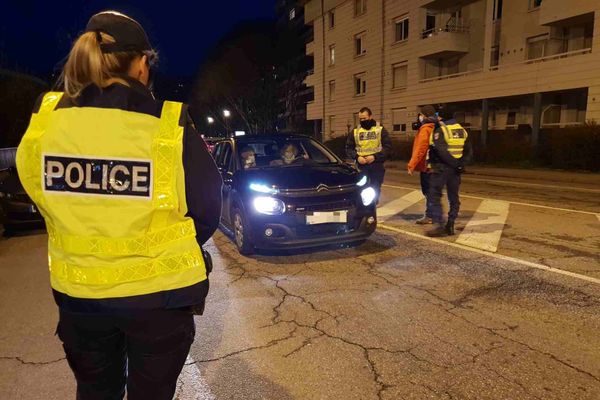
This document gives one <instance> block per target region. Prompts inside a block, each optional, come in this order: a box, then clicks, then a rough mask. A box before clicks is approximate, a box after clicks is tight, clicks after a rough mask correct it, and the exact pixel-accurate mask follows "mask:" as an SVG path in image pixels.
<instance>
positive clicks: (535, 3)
mask: <svg viewBox="0 0 600 400" xmlns="http://www.w3.org/2000/svg"><path fill="white" fill-rule="evenodd" d="M541 5H542V0H529V9H530V10H533V9H536V8H538V7H539V6H541Z"/></svg>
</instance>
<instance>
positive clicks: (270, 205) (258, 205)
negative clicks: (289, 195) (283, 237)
mask: <svg viewBox="0 0 600 400" xmlns="http://www.w3.org/2000/svg"><path fill="white" fill-rule="evenodd" d="M254 209H255V210H256V211H258V212H259V213H261V214H267V215H281V214H283V212H284V211H285V204H284V203H283V201H281V200H279V199H275V198H273V197H256V198H255V199H254Z"/></svg>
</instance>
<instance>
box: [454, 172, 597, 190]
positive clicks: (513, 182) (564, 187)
mask: <svg viewBox="0 0 600 400" xmlns="http://www.w3.org/2000/svg"><path fill="white" fill-rule="evenodd" d="M463 180H465V181H479V182H486V183H495V182H498V183H507V184H509V185H514V186H528V187H529V186H535V187H545V188H549V189H557V190H571V191H574V192H589V193H600V189H587V188H580V187H575V186H562V185H561V186H559V185H544V184H541V183H530V182H515V181H503V180H499V179H484V178H471V177H470V176H469V177H463Z"/></svg>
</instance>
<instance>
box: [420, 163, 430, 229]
mask: <svg viewBox="0 0 600 400" xmlns="http://www.w3.org/2000/svg"><path fill="white" fill-rule="evenodd" d="M420 178H421V193H423V196H425V216H426V217H427V218H431V201H429V181H430V180H431V173H429V172H421V175H420Z"/></svg>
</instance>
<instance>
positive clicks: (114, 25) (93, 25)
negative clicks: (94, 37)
mask: <svg viewBox="0 0 600 400" xmlns="http://www.w3.org/2000/svg"><path fill="white" fill-rule="evenodd" d="M85 31H86V32H97V33H98V32H104V33H106V34H109V35H110V36H112V37H113V38H114V39H115V42H114V43H101V44H100V48H101V49H102V52H103V53H115V52H118V51H139V52H143V51H150V50H152V46H150V41H149V40H148V36H147V35H146V32H145V31H144V28H142V26H141V25H140V24H139V22H137V21H136V20H134V19H133V18H131V17H128V16H127V15H125V14H122V13H120V12H117V11H102V12H100V13H98V14H96V15H94V16H92V18H90V20H89V21H88V23H87V26H86V28H85Z"/></svg>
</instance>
